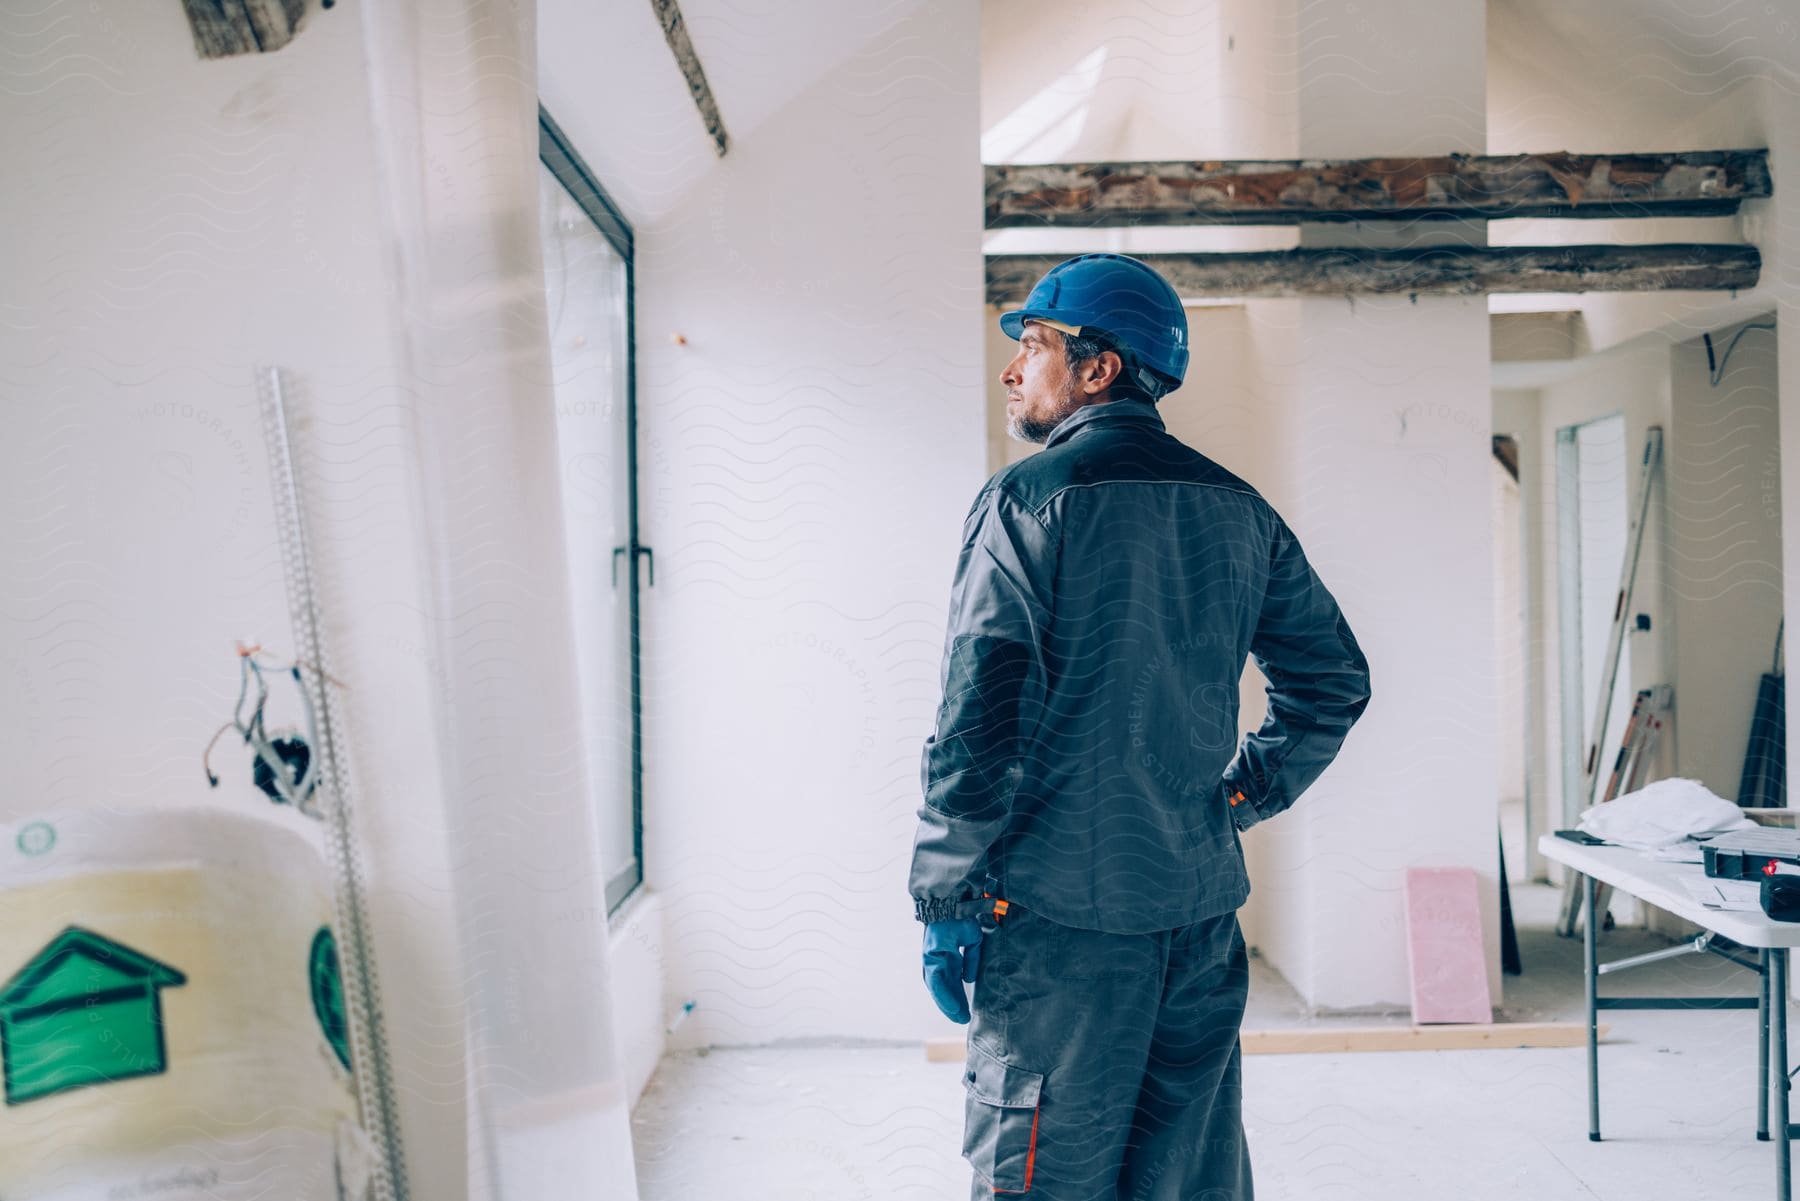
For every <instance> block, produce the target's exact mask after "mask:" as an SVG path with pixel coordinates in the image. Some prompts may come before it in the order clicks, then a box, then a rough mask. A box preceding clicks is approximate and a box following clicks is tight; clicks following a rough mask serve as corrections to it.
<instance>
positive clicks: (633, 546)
mask: <svg viewBox="0 0 1800 1201" xmlns="http://www.w3.org/2000/svg"><path fill="white" fill-rule="evenodd" d="M538 159H539V161H541V162H542V163H543V164H544V166H545V167H547V168H549V170H550V174H552V175H554V176H555V177H556V181H557V182H558V183H560V184H561V185H562V186H563V190H564V191H566V192H568V194H569V195H570V196H571V197H573V198H574V200H575V203H576V204H578V205H580V206H581V210H582V211H583V212H584V213H586V214H587V216H588V219H589V220H591V221H592V222H593V223H594V225H595V227H596V228H598V229H599V230H600V233H601V234H602V236H604V237H605V238H606V240H607V241H608V242H609V243H611V244H612V247H613V249H614V250H616V251H617V252H618V253H619V257H621V258H622V259H624V260H625V471H626V475H627V477H628V478H627V480H626V518H625V530H626V544H625V545H624V546H622V547H616V548H614V557H615V558H616V557H617V555H618V554H619V553H621V552H622V553H624V555H625V561H626V562H627V563H629V564H630V565H631V570H629V571H627V572H626V573H625V577H626V594H625V595H626V612H627V623H628V626H629V629H630V634H629V638H628V643H629V648H628V654H629V655H630V668H629V671H630V677H631V857H632V866H633V867H634V868H635V869H636V870H635V874H634V873H633V872H631V871H625V872H621V873H620V874H618V875H617V876H614V877H613V878H611V879H609V880H607V881H606V913H607V916H608V917H609V918H610V917H611V916H612V915H613V914H615V913H617V912H618V911H619V907H620V906H622V905H623V904H624V903H625V902H626V901H627V900H629V899H630V898H631V897H632V896H633V895H634V894H636V892H637V891H638V889H640V888H642V887H643V886H644V718H643V672H642V666H641V662H640V656H639V651H640V647H641V644H640V640H639V616H640V603H641V601H640V595H639V593H640V589H639V587H638V572H637V561H638V556H640V555H644V556H649V555H650V548H649V547H647V546H645V545H643V544H642V543H641V542H640V541H639V540H638V488H637V482H638V462H637V264H636V260H635V255H634V248H635V246H636V238H635V237H634V235H633V233H632V229H631V222H629V221H627V220H626V219H625V214H623V213H622V212H620V211H619V206H618V205H617V204H615V203H613V199H612V197H611V196H609V195H607V193H606V189H605V188H603V187H601V186H600V181H599V180H597V179H595V178H594V173H593V172H592V171H590V170H589V169H588V165H587V163H586V162H584V161H583V160H582V157H581V155H580V154H579V153H577V152H576V150H575V147H574V146H573V145H572V144H571V143H570V142H569V139H568V136H567V135H566V134H564V133H563V131H562V127H561V126H559V125H558V124H557V123H556V122H555V120H553V119H552V118H551V116H550V114H549V113H548V112H547V111H545V109H544V106H543V105H542V104H540V105H538ZM650 570H651V573H652V574H651V579H652V581H654V579H655V571H656V568H655V560H654V558H653V557H652V561H651V568H650Z"/></svg>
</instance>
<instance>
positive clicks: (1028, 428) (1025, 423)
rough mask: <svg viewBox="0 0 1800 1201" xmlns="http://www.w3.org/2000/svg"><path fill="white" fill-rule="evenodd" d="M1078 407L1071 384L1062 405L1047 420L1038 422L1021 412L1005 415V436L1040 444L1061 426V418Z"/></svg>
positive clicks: (1038, 420)
mask: <svg viewBox="0 0 1800 1201" xmlns="http://www.w3.org/2000/svg"><path fill="white" fill-rule="evenodd" d="M1078 407H1079V406H1077V405H1076V404H1075V387H1074V385H1073V384H1071V385H1070V386H1069V391H1068V393H1067V394H1066V395H1065V396H1064V397H1063V399H1062V404H1060V405H1058V406H1057V408H1056V411H1055V412H1053V413H1052V414H1051V415H1050V416H1049V417H1047V418H1043V419H1041V420H1040V419H1037V418H1032V417H1027V416H1026V415H1025V414H1024V413H1023V412H1018V413H1008V414H1007V415H1006V433H1007V436H1008V437H1012V438H1017V439H1018V440H1019V441H1021V442H1037V443H1040V444H1041V443H1043V442H1045V441H1047V440H1048V439H1049V437H1050V431H1051V430H1053V429H1055V428H1056V427H1057V426H1059V425H1061V424H1062V421H1063V418H1065V417H1067V416H1068V415H1069V414H1070V413H1073V412H1074V411H1075V410H1076V408H1078Z"/></svg>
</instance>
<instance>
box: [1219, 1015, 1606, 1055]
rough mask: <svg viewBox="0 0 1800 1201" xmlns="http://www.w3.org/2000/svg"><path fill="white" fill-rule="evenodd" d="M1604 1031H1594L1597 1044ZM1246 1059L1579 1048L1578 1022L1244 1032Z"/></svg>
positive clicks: (1582, 1036)
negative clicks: (1532, 1048)
mask: <svg viewBox="0 0 1800 1201" xmlns="http://www.w3.org/2000/svg"><path fill="white" fill-rule="evenodd" d="M1607 1029H1608V1027H1606V1026H1601V1027H1600V1035H1601V1037H1602V1038H1604V1037H1605V1036H1606V1031H1607ZM1242 1040H1243V1046H1244V1054H1246V1055H1301V1054H1312V1055H1335V1054H1339V1053H1342V1052H1347V1051H1481V1050H1490V1051H1502V1050H1512V1049H1514V1048H1518V1047H1579V1046H1583V1045H1585V1044H1586V1042H1587V1027H1586V1026H1585V1025H1583V1024H1582V1023H1581V1022H1510V1023H1508V1022H1501V1023H1496V1024H1494V1025H1477V1026H1340V1027H1336V1028H1332V1027H1308V1028H1305V1029H1293V1030H1246V1031H1244V1033H1243V1036H1242Z"/></svg>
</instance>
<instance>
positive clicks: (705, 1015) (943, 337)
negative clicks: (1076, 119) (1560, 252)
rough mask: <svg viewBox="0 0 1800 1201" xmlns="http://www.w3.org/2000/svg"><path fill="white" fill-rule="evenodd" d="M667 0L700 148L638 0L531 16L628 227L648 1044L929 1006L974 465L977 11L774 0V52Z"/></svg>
mask: <svg viewBox="0 0 1800 1201" xmlns="http://www.w3.org/2000/svg"><path fill="white" fill-rule="evenodd" d="M683 7H684V10H686V11H688V13H689V24H690V28H691V29H692V31H693V35H694V40H695V45H696V47H697V48H698V50H699V52H700V54H701V56H702V59H703V61H704V62H705V63H706V66H707V71H708V75H709V76H711V77H713V78H714V81H715V89H716V93H717V96H718V99H719V104H720V108H721V111H722V113H723V115H724V118H725V122H726V125H727V127H728V128H730V130H731V131H732V136H733V141H732V146H731V150H730V153H729V154H727V155H726V156H725V157H724V158H723V159H715V158H714V157H713V153H712V149H711V146H710V145H709V144H708V143H707V142H706V141H705V140H704V139H703V138H702V137H701V136H700V133H699V122H698V119H697V117H696V116H695V114H694V112H693V110H692V106H691V102H689V101H687V99H686V97H685V94H684V93H683V92H682V90H681V85H680V80H679V76H678V75H675V73H674V68H673V64H672V61H671V60H670V58H669V54H668V51H667V49H666V48H665V47H664V46H663V45H662V44H661V34H660V32H659V31H658V30H657V28H656V25H655V21H654V19H653V16H652V14H651V13H650V11H649V9H648V6H638V8H631V7H630V6H627V8H626V9H624V10H621V11H617V12H613V13H610V14H599V13H597V12H595V11H592V10H591V9H590V7H589V6H585V5H574V4H561V3H553V4H548V5H546V6H545V10H544V15H543V21H542V28H541V55H542V60H543V72H544V85H543V90H544V100H545V104H546V106H547V107H548V108H549V109H550V111H551V112H552V113H553V114H554V115H555V116H556V118H557V120H558V121H559V122H561V123H562V125H563V127H564V129H565V130H566V131H567V132H568V133H569V135H570V137H571V139H572V140H573V141H574V143H575V145H576V147H577V148H578V149H579V150H580V151H581V152H582V154H583V155H584V156H586V157H587V159H588V160H589V162H590V163H591V164H592V166H593V168H594V170H595V173H596V174H597V176H598V177H599V178H600V180H601V182H602V183H603V184H604V185H606V186H607V187H608V188H609V189H611V190H613V191H614V193H615V195H617V196H618V197H619V199H620V201H621V203H622V204H623V205H624V206H625V207H626V210H627V215H628V216H630V217H631V218H632V219H633V221H634V223H635V225H636V232H637V237H638V246H639V251H638V258H637V278H638V289H639V291H638V331H639V332H638V339H639V350H638V371H639V390H638V402H639V411H640V430H641V441H640V456H641V458H640V462H641V465H642V466H641V471H642V478H641V484H640V494H641V497H642V519H643V538H644V540H645V541H646V542H647V543H649V544H650V545H652V546H653V547H654V548H655V552H656V561H657V562H656V585H655V587H654V588H651V589H647V590H646V592H645V624H644V642H643V645H644V720H645V750H644V755H645V769H644V773H645V774H644V779H645V784H644V787H645V814H644V817H645V829H644V844H645V855H646V861H647V862H646V876H647V881H648V884H649V886H650V888H651V889H653V890H654V891H656V892H657V893H659V894H660V895H661V898H662V903H663V935H662V945H663V948H664V961H665V963H666V965H667V970H668V973H669V982H668V986H669V992H668V995H667V998H666V1006H665V1016H667V1015H668V1014H669V1013H672V1011H673V1010H674V1009H675V1007H677V1006H679V1005H680V1004H681V1003H682V1002H684V1001H685V1000H688V999H692V1000H694V1001H695V1002H696V1005H695V1008H694V1010H693V1012H692V1014H691V1015H690V1016H688V1017H687V1019H686V1020H685V1021H684V1022H682V1023H681V1024H680V1025H679V1026H678V1027H677V1028H676V1030H675V1032H674V1034H673V1035H672V1036H669V1040H668V1041H669V1045H671V1046H676V1047H681V1046H695V1045H707V1044H745V1043H764V1042H769V1041H772V1040H776V1039H784V1038H787V1039H791V1038H809V1037H827V1036H875V1037H880V1036H891V1037H902V1036H905V1037H918V1036H922V1035H926V1034H931V1035H943V1034H950V1033H954V1030H955V1027H954V1026H952V1025H951V1024H950V1023H949V1022H948V1021H947V1020H946V1019H944V1018H942V1017H941V1015H938V1014H937V1011H936V1009H935V1007H934V1006H933V1005H932V1004H931V1002H930V999H929V997H928V996H927V994H926V993H925V990H924V988H923V986H922V985H921V984H920V983H919V969H918V959H917V956H918V938H919V932H918V926H917V924H916V923H915V922H914V921H913V918H912V906H911V902H910V900H909V899H908V897H907V895H906V871H907V865H908V862H909V858H910V854H911V847H912V833H913V829H914V826H915V824H916V817H915V813H916V810H917V807H918V805H919V803H920V799H921V798H920V792H919V776H918V767H919V753H920V750H921V747H922V743H923V740H924V738H925V736H926V734H927V733H928V732H929V730H930V724H931V720H932V716H933V713H934V712H935V709H936V706H937V701H938V695H937V692H938V666H939V656H940V653H941V650H942V639H943V633H944V619H945V613H944V605H945V603H946V601H947V600H948V596H949V587H950V576H951V573H952V570H953V568H954V563H955V554H956V545H957V538H958V531H959V529H960V526H961V522H962V518H963V516H964V514H965V513H966V512H967V509H968V505H969V503H970V502H971V501H972V500H973V498H974V495H975V492H976V491H977V490H978V489H979V487H980V484H981V482H982V480H983V478H984V476H985V470H984V466H985V464H984V433H983V431H984V422H985V418H984V415H983V411H982V407H983V406H982V398H983V387H982V375H983V366H982V345H981V333H980V331H979V328H978V319H979V315H980V313H981V309H982V289H983V284H982V272H981V259H980V253H979V250H980V221H981V193H980V189H981V174H980V162H979V156H978V151H977V137H978V127H977V118H976V103H977V93H976V87H975V84H976V52H975V45H976V19H977V14H976V12H975V10H974V9H973V8H972V7H965V6H942V5H939V6H932V5H930V4H924V3H905V4H900V5H892V6H885V7H883V8H881V9H880V10H879V14H876V13H875V12H874V10H873V9H872V8H870V9H863V8H861V7H860V6H833V5H825V4H819V3H814V4H806V5H797V6H796V5H790V6H785V7H779V8H771V9H770V10H769V11H768V12H767V13H766V14H764V17H765V18H766V21H767V22H768V24H766V25H763V26H759V28H760V29H761V31H762V34H763V35H764V36H766V37H767V38H768V39H769V42H770V48H771V49H772V48H773V47H774V46H779V59H778V60H771V59H770V58H769V57H768V55H767V54H758V53H756V52H754V51H753V50H751V49H749V48H746V47H744V46H742V45H741V44H740V43H739V42H738V41H737V36H738V34H739V33H741V31H742V21H741V20H727V17H728V16H729V14H726V13H723V12H720V13H717V14H711V13H709V10H708V8H707V7H706V6H705V5H698V6H696V7H694V8H693V9H691V10H690V9H689V8H688V6H687V5H684V6H683ZM640 8H641V9H642V11H641V12H640V11H639V9H640ZM877 16H878V17H879V19H877ZM712 17H716V23H715V21H714V20H713V19H709V18H712ZM734 31H735V32H734ZM596 45H607V46H609V47H612V48H613V50H612V51H611V52H609V54H608V56H607V61H608V70H607V71H605V72H597V71H595V70H594V66H593V64H594V51H593V47H595V46H596ZM744 60H753V61H754V63H756V64H760V72H758V71H755V70H752V68H751V67H750V66H747V65H746V62H745V61H744ZM778 63H779V64H780V66H779V68H778V66H777V64H778ZM715 68H716V69H715ZM734 72H735V73H736V74H735V75H734V74H733V73H734ZM734 79H735V80H736V82H735V83H733V80H734ZM737 97H749V98H750V99H749V103H750V104H751V109H750V110H749V111H750V114H751V115H750V116H748V117H746V118H745V119H744V120H742V121H740V118H739V114H740V113H742V112H745V111H746V110H745V109H744V108H742V107H741V106H740V104H739V102H738V100H737ZM676 99H679V101H680V102H679V103H676V102H675V101H676ZM626 113H629V114H630V116H631V119H630V120H629V121H621V120H620V117H621V116H622V115H623V114H626ZM675 332H679V333H681V334H683V335H684V336H685V338H686V344H685V345H681V346H677V345H675V344H674V343H673V342H672V341H671V340H670V335H671V334H672V333H675ZM659 1030H660V1027H658V1028H654V1029H653V1028H651V1027H650V1026H649V1024H648V1023H647V1022H645V1023H642V1024H640V1025H638V1026H637V1027H636V1028H635V1029H634V1030H632V1031H630V1032H628V1034H627V1036H626V1038H627V1042H628V1044H629V1043H630V1042H631V1041H632V1040H634V1039H635V1040H647V1039H654V1038H657V1037H658V1036H659ZM628 1054H635V1051H629V1050H628Z"/></svg>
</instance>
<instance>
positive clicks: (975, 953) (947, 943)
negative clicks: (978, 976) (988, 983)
mask: <svg viewBox="0 0 1800 1201" xmlns="http://www.w3.org/2000/svg"><path fill="white" fill-rule="evenodd" d="M965 948H966V949H965ZM980 963H981V923H979V922H977V921H976V920H975V919H974V918H955V919H952V920H950V921H944V922H927V923H925V987H926V988H928V989H930V990H931V999H932V1000H933V1001H936V1002H937V1007H938V1008H939V1009H941V1010H943V1011H944V1016H945V1017H947V1018H949V1019H950V1020H951V1021H954V1022H967V1021H968V1020H969V998H968V996H967V995H966V994H965V993H964V992H963V983H964V982H965V981H967V982H968V983H970V984H973V983H974V982H975V969H976V967H978V966H979V965H980Z"/></svg>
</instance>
